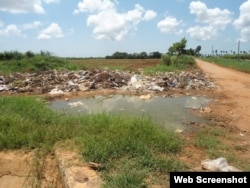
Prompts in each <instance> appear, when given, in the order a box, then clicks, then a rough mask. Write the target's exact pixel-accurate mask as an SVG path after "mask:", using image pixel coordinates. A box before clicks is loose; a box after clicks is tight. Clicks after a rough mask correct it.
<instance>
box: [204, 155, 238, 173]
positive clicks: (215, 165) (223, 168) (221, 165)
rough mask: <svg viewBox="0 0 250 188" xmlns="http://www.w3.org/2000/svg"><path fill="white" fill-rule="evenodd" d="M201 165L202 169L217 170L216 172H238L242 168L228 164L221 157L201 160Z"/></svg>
mask: <svg viewBox="0 0 250 188" xmlns="http://www.w3.org/2000/svg"><path fill="white" fill-rule="evenodd" d="M201 166H202V168H203V169H205V170H208V171H217V172H240V171H242V170H240V169H238V168H236V167H234V166H230V165H229V164H228V162H227V160H226V159H225V158H223V157H220V158H218V159H214V160H210V159H207V160H204V161H202V162H201Z"/></svg>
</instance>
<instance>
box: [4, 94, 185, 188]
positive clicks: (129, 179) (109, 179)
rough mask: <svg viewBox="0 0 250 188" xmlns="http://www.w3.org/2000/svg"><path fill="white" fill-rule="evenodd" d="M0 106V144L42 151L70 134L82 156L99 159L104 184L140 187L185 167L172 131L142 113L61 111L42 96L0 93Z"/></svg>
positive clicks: (65, 138)
mask: <svg viewBox="0 0 250 188" xmlns="http://www.w3.org/2000/svg"><path fill="white" fill-rule="evenodd" d="M0 111H1V114H0V125H1V126H0V150H5V149H22V148H26V149H38V151H39V155H40V156H42V154H41V153H40V152H41V151H43V152H45V153H47V152H53V147H54V145H55V144H56V143H57V142H59V141H66V140H68V139H71V140H74V141H75V143H76V144H77V146H78V147H79V148H80V151H81V153H82V155H83V156H84V158H85V160H86V161H91V162H96V163H101V164H102V166H103V168H101V169H99V170H100V173H102V174H103V177H104V179H105V181H106V186H107V187H112V186H113V187H115V186H118V187H126V186H127V187H140V186H143V185H144V184H145V180H146V179H148V178H150V177H151V176H152V177H154V178H155V179H161V178H162V177H165V178H166V176H168V172H170V171H179V170H183V169H185V168H186V165H185V164H184V163H182V162H181V161H179V160H178V159H177V158H176V157H175V156H176V155H177V154H178V153H179V152H180V151H181V149H182V144H181V140H180V139H179V138H178V135H176V134H175V133H173V132H169V131H167V130H163V129H162V128H160V127H158V126H157V125H155V124H154V123H152V121H151V120H150V119H148V118H135V117H131V116H124V115H107V114H105V113H102V114H95V115H86V116H80V115H66V114H63V115H62V114H59V113H57V112H54V111H52V110H51V109H50V108H49V107H48V106H47V105H46V103H45V101H44V100H43V99H42V98H37V97H24V96H23V97H18V96H8V97H7V96H6V97H0ZM36 168H37V169H39V168H40V167H39V165H36ZM38 171H39V170H38ZM128 172H129V173H128ZM37 174H38V175H39V172H37ZM159 174H160V176H159ZM158 176H159V177H158ZM160 177H161V178H160ZM158 181H160V180H158ZM162 181H163V180H162Z"/></svg>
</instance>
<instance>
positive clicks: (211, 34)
mask: <svg viewBox="0 0 250 188" xmlns="http://www.w3.org/2000/svg"><path fill="white" fill-rule="evenodd" d="M187 33H188V34H189V35H190V36H191V37H192V38H194V39H197V40H203V41H208V40H212V39H213V38H215V37H217V35H218V34H217V30H215V29H214V27H212V26H203V27H200V26H194V27H190V28H188V30H187Z"/></svg>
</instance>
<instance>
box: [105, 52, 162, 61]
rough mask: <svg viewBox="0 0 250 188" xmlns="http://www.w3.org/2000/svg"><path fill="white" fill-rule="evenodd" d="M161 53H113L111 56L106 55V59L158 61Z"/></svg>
mask: <svg viewBox="0 0 250 188" xmlns="http://www.w3.org/2000/svg"><path fill="white" fill-rule="evenodd" d="M161 56H162V53H160V52H158V51H156V52H150V53H147V52H140V53H127V52H115V53H113V54H112V55H108V56H106V57H105V58H106V59H160V58H161Z"/></svg>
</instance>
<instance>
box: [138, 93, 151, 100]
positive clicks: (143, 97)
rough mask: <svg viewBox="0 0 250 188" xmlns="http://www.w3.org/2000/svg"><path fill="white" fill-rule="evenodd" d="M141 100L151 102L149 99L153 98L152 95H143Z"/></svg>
mask: <svg viewBox="0 0 250 188" xmlns="http://www.w3.org/2000/svg"><path fill="white" fill-rule="evenodd" d="M139 98H140V99H142V100H149V99H151V98H152V96H151V95H150V94H148V95H141V96H140V97H139Z"/></svg>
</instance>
